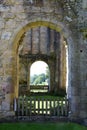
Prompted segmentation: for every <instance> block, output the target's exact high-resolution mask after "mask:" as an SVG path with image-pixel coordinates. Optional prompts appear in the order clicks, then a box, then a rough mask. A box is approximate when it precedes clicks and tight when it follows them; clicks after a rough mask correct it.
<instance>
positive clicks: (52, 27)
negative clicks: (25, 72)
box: [13, 21, 71, 97]
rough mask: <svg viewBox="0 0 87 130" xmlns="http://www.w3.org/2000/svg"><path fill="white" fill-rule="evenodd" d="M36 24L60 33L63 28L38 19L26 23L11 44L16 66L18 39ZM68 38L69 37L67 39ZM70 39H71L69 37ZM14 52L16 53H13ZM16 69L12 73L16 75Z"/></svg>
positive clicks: (16, 93) (16, 90)
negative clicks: (37, 20) (12, 44)
mask: <svg viewBox="0 0 87 130" xmlns="http://www.w3.org/2000/svg"><path fill="white" fill-rule="evenodd" d="M37 26H46V27H49V28H51V29H54V30H56V31H57V32H60V34H62V33H63V29H62V28H61V27H59V25H58V26H57V25H55V24H52V23H50V22H43V21H39V22H33V23H30V24H28V25H26V26H25V27H24V28H23V29H22V30H21V31H20V32H19V33H18V35H17V37H16V38H15V40H14V46H13V49H14V53H13V54H14V56H15V59H16V61H15V63H16V66H18V65H17V64H18V58H17V57H18V55H17V50H18V47H19V44H20V40H21V39H22V38H23V36H24V33H25V32H26V31H27V30H29V29H30V28H34V27H37ZM68 40H69V39H68ZM70 40H71V39H70ZM15 52H16V53H15ZM17 72H18V71H17V69H16V72H14V73H15V74H14V75H17ZM15 79H16V80H15V81H16V82H15V83H16V84H15V86H16V87H15V96H16V97H17V95H18V78H15Z"/></svg>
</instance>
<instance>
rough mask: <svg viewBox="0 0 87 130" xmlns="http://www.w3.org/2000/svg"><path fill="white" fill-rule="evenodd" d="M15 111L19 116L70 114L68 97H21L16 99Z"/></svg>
mask: <svg viewBox="0 0 87 130" xmlns="http://www.w3.org/2000/svg"><path fill="white" fill-rule="evenodd" d="M14 111H15V113H16V115H17V116H36V115H42V116H43V115H46V116H59V117H60V116H68V100H67V99H66V98H64V99H59V98H57V97H56V98H42V97H41V98H36V97H26V98H24V97H20V98H18V99H16V98H15V99H14Z"/></svg>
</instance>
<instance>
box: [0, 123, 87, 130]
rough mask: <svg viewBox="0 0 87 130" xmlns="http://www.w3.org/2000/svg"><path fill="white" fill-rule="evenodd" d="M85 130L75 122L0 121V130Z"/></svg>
mask: <svg viewBox="0 0 87 130" xmlns="http://www.w3.org/2000/svg"><path fill="white" fill-rule="evenodd" d="M40 129H41V130H87V127H85V126H81V125H78V124H75V123H47V122H46V123H2V124H0V130H40Z"/></svg>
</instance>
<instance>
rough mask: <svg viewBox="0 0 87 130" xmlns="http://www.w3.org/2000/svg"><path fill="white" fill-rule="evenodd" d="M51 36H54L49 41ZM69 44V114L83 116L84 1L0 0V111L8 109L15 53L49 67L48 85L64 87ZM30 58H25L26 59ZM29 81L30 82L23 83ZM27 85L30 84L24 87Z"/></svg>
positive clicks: (15, 76)
mask: <svg viewBox="0 0 87 130" xmlns="http://www.w3.org/2000/svg"><path fill="white" fill-rule="evenodd" d="M54 39H55V40H54ZM66 46H67V48H68V87H67V97H68V99H69V101H70V112H69V113H70V115H69V117H70V118H82V119H86V118H87V1H86V0H70V1H68V0H61V1H60V0H0V113H2V115H4V113H5V116H6V113H7V115H11V112H13V99H14V98H15V97H16V98H17V97H18V88H19V73H20V70H19V66H20V55H21V56H22V57H23V56H27V57H28V56H33V57H34V59H33V57H32V59H29V58H28V66H27V67H26V69H28V71H29V66H30V65H31V64H32V63H33V62H34V61H35V60H39V59H41V60H44V61H45V62H47V64H48V65H49V66H50V70H52V72H51V73H53V77H52V76H51V81H50V83H51V89H53V88H52V87H55V89H56V91H58V88H59V87H65V82H66V71H67V70H66V67H65V66H66V56H65V54H66V49H65V47H66ZM29 60H30V61H29ZM28 82H29V81H28ZM28 87H29V86H28Z"/></svg>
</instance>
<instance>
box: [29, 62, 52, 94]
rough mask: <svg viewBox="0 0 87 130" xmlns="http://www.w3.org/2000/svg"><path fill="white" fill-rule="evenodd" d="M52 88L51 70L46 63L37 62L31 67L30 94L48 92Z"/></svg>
mask: <svg viewBox="0 0 87 130" xmlns="http://www.w3.org/2000/svg"><path fill="white" fill-rule="evenodd" d="M49 87H50V69H49V66H48V64H47V63H46V62H44V61H41V60H39V61H35V62H34V63H33V64H32V65H31V67H30V92H34V93H37V92H42V93H45V92H48V91H49Z"/></svg>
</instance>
